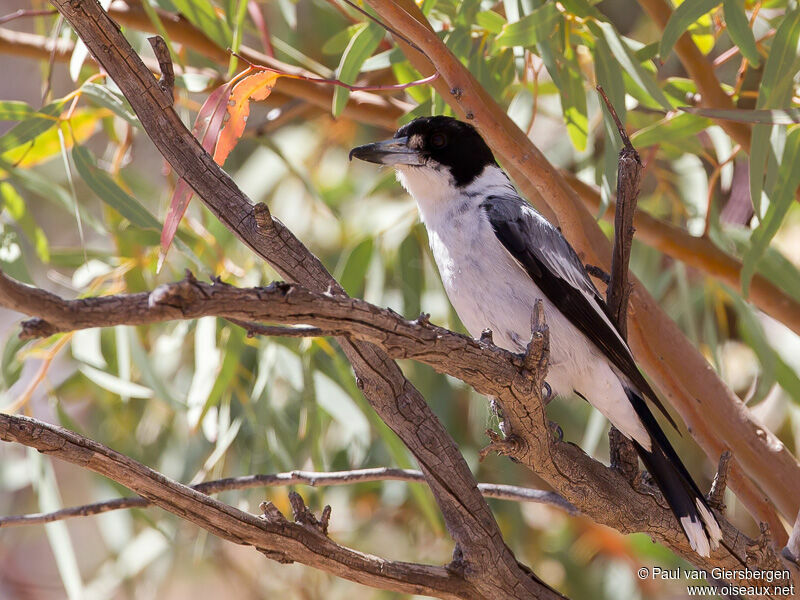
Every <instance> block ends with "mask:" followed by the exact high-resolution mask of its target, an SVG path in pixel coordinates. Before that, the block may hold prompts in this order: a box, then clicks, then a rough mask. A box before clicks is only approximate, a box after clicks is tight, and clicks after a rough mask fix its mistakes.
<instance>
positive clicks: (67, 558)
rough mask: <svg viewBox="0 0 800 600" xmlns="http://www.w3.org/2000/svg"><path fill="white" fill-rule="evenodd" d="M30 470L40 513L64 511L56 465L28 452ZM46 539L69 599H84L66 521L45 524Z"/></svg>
mask: <svg viewBox="0 0 800 600" xmlns="http://www.w3.org/2000/svg"><path fill="white" fill-rule="evenodd" d="M28 458H29V467H30V469H31V472H32V473H33V476H32V478H31V479H32V482H33V487H34V489H35V490H36V494H37V496H38V499H39V510H40V511H41V512H44V513H47V512H54V511H57V510H61V508H63V506H64V505H63V503H62V501H61V494H60V493H59V490H58V481H57V480H56V474H55V471H54V470H53V464H52V462H51V461H50V459H49V458H48V457H45V456H42V455H40V454H38V453H36V452H33V451H30V452H29V453H28ZM44 527H45V532H46V533H47V540H48V541H49V542H50V548H51V550H52V551H53V557H54V558H55V561H56V567H58V573H59V575H60V576H61V583H62V584H63V585H64V591H65V592H66V595H67V598H68V599H69V600H79V599H80V598H83V597H84V586H83V580H82V579H81V572H80V569H79V567H78V559H77V558H76V555H75V547H74V545H73V544H72V540H71V538H70V535H69V530H68V529H67V525H66V523H64V521H55V522H53V523H47V524H45V526H44Z"/></svg>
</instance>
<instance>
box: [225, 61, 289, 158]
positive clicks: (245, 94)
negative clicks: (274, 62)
mask: <svg viewBox="0 0 800 600" xmlns="http://www.w3.org/2000/svg"><path fill="white" fill-rule="evenodd" d="M280 75H281V74H280V73H274V72H272V71H261V72H260V73H256V74H255V75H250V76H248V77H245V78H244V79H242V80H241V81H240V82H239V83H237V84H236V85H235V86H234V88H233V92H231V97H230V100H229V101H228V121H227V123H226V124H225V127H224V128H223V130H222V132H221V133H220V134H219V139H218V140H217V147H216V149H215V150H214V161H215V162H216V163H217V164H218V165H221V164H223V163H224V162H225V159H226V158H228V154H230V153H231V150H233V148H234V146H236V142H238V141H239V138H240V137H242V133H244V127H245V124H246V123H247V117H248V116H249V115H250V100H264V99H265V98H266V97H267V96H269V94H270V92H271V91H272V88H273V87H275V81H276V80H277V79H278V77H280Z"/></svg>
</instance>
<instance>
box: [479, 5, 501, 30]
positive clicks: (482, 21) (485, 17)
mask: <svg viewBox="0 0 800 600" xmlns="http://www.w3.org/2000/svg"><path fill="white" fill-rule="evenodd" d="M475 22H476V23H477V24H478V25H479V26H481V27H483V28H484V29H485V30H486V31H488V32H489V33H500V31H501V30H502V29H503V26H504V25H505V24H506V20H505V18H504V17H503V15H499V14H497V13H496V12H494V11H493V10H484V11H481V12H479V13H478V14H477V15H475Z"/></svg>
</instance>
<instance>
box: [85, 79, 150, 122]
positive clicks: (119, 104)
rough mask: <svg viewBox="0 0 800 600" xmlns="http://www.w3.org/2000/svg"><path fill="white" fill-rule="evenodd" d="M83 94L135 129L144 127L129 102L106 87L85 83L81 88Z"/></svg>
mask: <svg viewBox="0 0 800 600" xmlns="http://www.w3.org/2000/svg"><path fill="white" fill-rule="evenodd" d="M81 92H82V93H83V95H84V96H86V97H87V98H89V99H90V100H92V101H93V102H94V103H96V104H99V105H100V106H103V107H105V108H108V109H110V110H111V111H112V112H113V113H114V114H116V115H117V116H119V117H122V118H123V119H125V120H126V121H127V122H128V123H130V124H131V125H133V126H134V127H141V126H142V124H141V123H140V122H139V118H138V117H137V116H136V113H134V112H133V109H132V108H131V105H130V104H128V101H127V100H126V99H125V98H124V97H123V96H121V95H119V94H115V93H114V92H112V91H111V90H110V89H108V88H107V87H106V86H104V85H98V84H96V83H84V84H83V85H82V86H81Z"/></svg>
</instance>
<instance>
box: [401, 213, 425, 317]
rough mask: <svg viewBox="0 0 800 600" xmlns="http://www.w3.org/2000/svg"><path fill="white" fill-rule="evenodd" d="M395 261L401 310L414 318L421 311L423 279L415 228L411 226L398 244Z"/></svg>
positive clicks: (423, 270)
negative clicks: (401, 294) (401, 300)
mask: <svg viewBox="0 0 800 600" xmlns="http://www.w3.org/2000/svg"><path fill="white" fill-rule="evenodd" d="M397 261H398V271H399V274H400V282H399V284H400V290H401V291H402V293H403V312H404V313H405V315H406V317H408V318H409V319H415V318H417V317H418V316H419V314H420V312H422V307H421V305H420V299H421V298H422V287H423V283H424V279H425V268H424V265H423V262H422V261H423V258H422V251H421V249H420V242H419V238H418V237H417V233H416V231H415V228H412V230H411V231H410V232H409V233H408V235H407V236H406V238H405V239H404V240H403V242H402V243H401V244H400V248H399V250H398V254H397Z"/></svg>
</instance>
